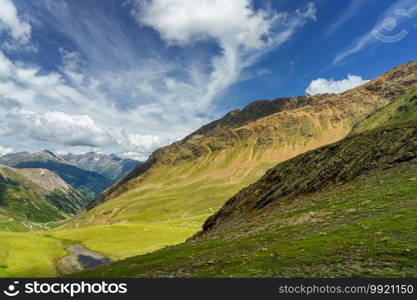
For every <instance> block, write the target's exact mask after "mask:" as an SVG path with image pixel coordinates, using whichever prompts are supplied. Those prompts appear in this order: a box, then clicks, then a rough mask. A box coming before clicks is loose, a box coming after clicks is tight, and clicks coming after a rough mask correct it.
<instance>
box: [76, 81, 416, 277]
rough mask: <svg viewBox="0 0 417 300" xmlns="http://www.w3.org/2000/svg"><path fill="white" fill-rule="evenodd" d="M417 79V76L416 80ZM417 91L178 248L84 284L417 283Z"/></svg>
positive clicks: (272, 178)
mask: <svg viewBox="0 0 417 300" xmlns="http://www.w3.org/2000/svg"><path fill="white" fill-rule="evenodd" d="M416 77H417V76H416ZM416 104H417V85H415V84H414V85H407V91H406V92H405V93H404V95H401V96H399V97H397V98H396V100H395V101H394V102H392V103H391V104H389V105H388V106H386V107H384V108H382V109H380V110H378V111H377V112H376V113H374V114H373V115H371V116H369V117H368V118H366V119H365V120H363V121H360V122H358V123H357V124H356V125H355V126H354V128H353V130H352V132H351V133H350V134H349V135H348V136H347V137H346V138H344V139H342V140H341V141H339V142H336V143H333V144H330V145H327V146H324V147H320V148H318V149H316V150H312V151H309V152H307V153H304V154H301V155H299V156H297V157H295V158H292V159H290V160H287V161H285V162H282V163H280V164H278V165H276V166H275V167H273V168H271V169H269V170H268V171H267V172H266V174H265V175H264V176H262V177H261V178H260V179H259V180H258V181H257V182H255V183H254V184H252V185H249V186H248V187H246V188H244V189H242V190H241V191H240V192H239V193H237V194H236V195H234V196H233V197H231V198H230V199H229V200H228V201H227V202H226V203H225V205H224V206H223V207H222V208H221V209H220V210H219V211H218V212H217V213H215V214H214V215H212V216H211V217H209V218H208V219H207V220H206V222H205V223H204V225H203V230H202V231H200V232H199V233H198V234H197V235H195V236H194V237H193V238H191V239H189V240H188V241H187V242H186V243H183V244H181V245H178V246H173V247H167V248H165V249H162V250H159V251H156V252H154V253H150V254H147V255H142V256H138V257H132V258H128V259H126V260H122V261H120V262H115V263H113V264H110V265H108V266H105V267H101V268H98V269H97V270H93V271H87V272H84V273H78V274H76V275H75V276H77V277H83V278H85V277H108V278H109V277H112V278H114V277H415V276H416V275H417V271H416V270H417V261H416V259H415V258H416V256H417V247H416V232H417V224H416V222H415V220H416V217H417V193H416V187H417V114H415V107H416Z"/></svg>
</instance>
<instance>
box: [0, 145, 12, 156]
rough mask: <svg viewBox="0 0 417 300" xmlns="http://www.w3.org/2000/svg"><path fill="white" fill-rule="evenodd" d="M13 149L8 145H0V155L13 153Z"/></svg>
mask: <svg viewBox="0 0 417 300" xmlns="http://www.w3.org/2000/svg"><path fill="white" fill-rule="evenodd" d="M13 152H14V150H13V149H12V148H8V147H2V146H0V156H3V155H6V154H9V153H13Z"/></svg>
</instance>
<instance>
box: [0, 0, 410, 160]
mask: <svg viewBox="0 0 417 300" xmlns="http://www.w3.org/2000/svg"><path fill="white" fill-rule="evenodd" d="M416 45H417V1H416V0H399V1H392V0H351V1H334V0H306V1H304V0H300V1H295V0H274V1H272V0H254V1H250V0H201V1H194V0H126V1H121V0H106V1H101V0H71V1H69V0H68V1H65V0H43V1H29V0H0V117H1V118H0V155H1V154H4V153H8V152H13V151H24V150H27V151H36V150H39V149H43V148H48V149H50V150H53V151H57V152H77V153H79V152H85V151H90V150H94V151H101V152H113V153H117V154H120V155H123V156H130V157H137V158H141V159H144V158H146V156H147V155H148V154H149V153H150V152H151V151H153V150H154V149H155V148H157V147H160V146H162V145H165V144H168V143H170V142H172V141H175V140H177V139H180V138H182V137H184V136H186V135H187V134H189V133H190V132H192V131H193V130H196V129H197V128H199V127H200V126H202V125H204V124H205V123H207V122H210V121H212V120H214V119H216V118H219V117H221V116H222V115H224V114H225V113H227V112H228V111H230V110H232V109H236V108H242V107H244V106H245V105H246V104H248V103H250V102H252V101H254V100H258V99H275V98H278V97H287V96H297V95H303V94H305V93H306V92H308V93H311V94H314V93H323V92H334V93H339V92H342V91H344V90H346V89H349V88H352V87H355V86H357V85H359V84H362V83H364V82H366V80H371V79H373V78H375V77H376V76H378V75H379V74H381V73H383V72H385V71H387V70H389V69H391V68H392V67H394V66H396V65H399V64H403V63H406V62H408V61H411V60H415V59H416V53H417V52H416V50H417V49H416V48H417V47H416Z"/></svg>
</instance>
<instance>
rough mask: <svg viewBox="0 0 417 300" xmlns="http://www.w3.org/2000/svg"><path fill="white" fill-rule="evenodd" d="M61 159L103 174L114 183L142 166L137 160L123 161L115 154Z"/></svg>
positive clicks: (77, 155)
mask: <svg viewBox="0 0 417 300" xmlns="http://www.w3.org/2000/svg"><path fill="white" fill-rule="evenodd" d="M60 157H61V158H63V159H64V160H65V161H67V162H69V163H71V164H73V165H74V166H76V167H78V168H81V169H84V170H87V171H92V172H96V173H98V174H101V175H103V176H105V177H106V178H107V179H109V180H110V181H112V182H113V183H114V182H116V181H117V180H119V179H120V178H122V177H123V176H124V175H125V174H126V173H128V172H130V171H131V170H132V169H133V168H135V167H136V166H137V165H138V164H140V162H139V161H137V160H133V159H123V158H121V157H119V156H117V155H114V154H103V153H95V152H88V153H84V154H71V153H68V154H65V155H61V156H60Z"/></svg>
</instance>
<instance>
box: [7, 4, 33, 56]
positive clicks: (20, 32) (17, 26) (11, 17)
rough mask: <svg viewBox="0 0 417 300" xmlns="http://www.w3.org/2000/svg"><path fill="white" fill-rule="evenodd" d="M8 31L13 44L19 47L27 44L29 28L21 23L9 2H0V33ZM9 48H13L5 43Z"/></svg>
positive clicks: (10, 44) (11, 44)
mask: <svg viewBox="0 0 417 300" xmlns="http://www.w3.org/2000/svg"><path fill="white" fill-rule="evenodd" d="M1 31H8V32H9V33H10V35H11V37H12V38H13V39H14V42H16V43H17V44H20V45H24V44H27V43H28V42H29V40H30V34H31V26H30V25H29V24H28V23H26V22H24V21H22V20H21V18H19V17H18V15H17V10H16V7H15V6H14V5H13V2H12V1H11V0H2V1H1V2H0V32H1ZM6 46H7V47H9V48H12V47H14V46H13V43H10V42H9V43H7V45H6Z"/></svg>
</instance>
